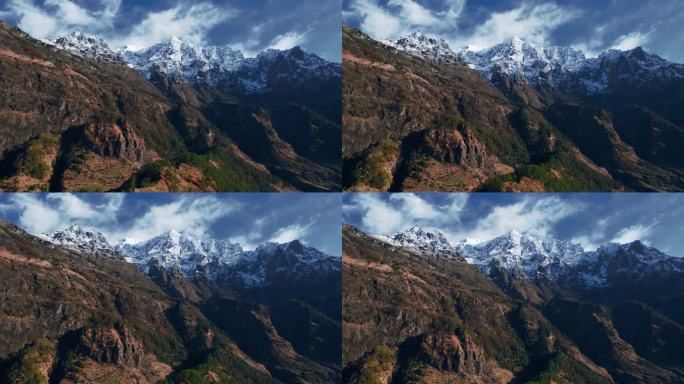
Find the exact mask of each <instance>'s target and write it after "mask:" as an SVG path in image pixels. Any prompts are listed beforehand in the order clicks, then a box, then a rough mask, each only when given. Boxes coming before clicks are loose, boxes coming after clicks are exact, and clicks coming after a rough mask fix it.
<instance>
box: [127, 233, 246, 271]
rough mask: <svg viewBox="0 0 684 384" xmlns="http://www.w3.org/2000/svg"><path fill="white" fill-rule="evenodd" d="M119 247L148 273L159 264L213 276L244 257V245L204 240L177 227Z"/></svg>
mask: <svg viewBox="0 0 684 384" xmlns="http://www.w3.org/2000/svg"><path fill="white" fill-rule="evenodd" d="M115 247H116V249H117V250H118V251H119V252H121V254H123V255H124V257H125V258H126V261H128V262H130V263H134V264H137V265H138V266H140V268H141V269H142V270H143V271H144V272H148V270H149V268H150V266H152V265H156V266H158V267H160V268H162V269H165V270H171V269H173V268H179V269H180V270H181V271H182V272H183V273H184V274H185V275H186V276H188V277H193V276H195V274H197V273H198V272H201V271H206V272H207V273H208V274H209V275H213V274H214V273H216V270H217V269H220V268H222V267H224V266H226V265H232V264H235V263H236V262H237V260H238V259H239V258H240V257H242V256H243V254H244V252H243V250H242V248H241V247H240V246H239V245H237V244H234V243H231V242H230V241H228V240H218V241H217V240H209V241H201V240H199V239H197V238H194V237H192V236H190V235H187V234H181V233H178V232H176V231H174V230H171V231H169V232H167V233H164V234H162V235H159V236H157V237H154V238H152V239H150V240H147V241H143V242H139V243H136V244H130V243H119V244H116V246H115Z"/></svg>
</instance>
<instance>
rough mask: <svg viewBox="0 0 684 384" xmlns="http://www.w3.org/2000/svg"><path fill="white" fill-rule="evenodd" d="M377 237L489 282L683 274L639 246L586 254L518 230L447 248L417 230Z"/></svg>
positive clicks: (608, 280) (683, 264)
mask: <svg viewBox="0 0 684 384" xmlns="http://www.w3.org/2000/svg"><path fill="white" fill-rule="evenodd" d="M375 238H377V239H379V240H381V241H384V242H386V243H388V244H391V245H392V246H396V247H402V248H405V249H407V250H409V251H412V252H414V253H419V254H422V255H425V256H437V257H444V258H448V259H459V260H465V261H467V262H468V263H470V264H473V265H475V266H477V267H478V268H479V269H480V270H481V271H482V272H483V273H484V274H485V275H487V276H490V277H491V276H493V275H494V274H496V273H499V272H502V271H503V272H505V273H507V274H508V275H509V276H514V277H517V278H523V279H526V280H529V281H554V282H559V283H566V284H580V285H583V286H586V287H604V286H611V285H614V284H616V283H618V282H620V281H631V280H638V279H648V278H649V277H651V276H654V275H663V274H670V273H684V260H682V259H681V258H676V257H671V256H668V255H666V254H664V253H662V252H660V251H658V250H657V249H655V248H651V247H648V246H646V245H644V244H643V243H641V242H639V241H636V242H633V243H630V244H608V245H605V246H603V247H600V248H599V249H598V250H596V251H590V252H587V251H585V250H584V249H583V248H582V246H580V245H579V244H575V243H573V242H570V241H564V240H542V239H539V238H535V237H534V236H530V235H528V234H521V233H518V232H516V231H512V232H510V233H507V234H505V235H503V236H499V237H496V238H494V239H491V240H488V241H484V242H479V243H475V244H473V242H472V241H461V242H458V243H456V244H450V243H449V242H448V241H447V240H446V238H445V237H444V235H442V234H441V233H439V232H426V231H424V230H422V229H421V228H419V227H412V228H410V229H408V230H406V231H402V232H398V233H394V234H391V235H381V236H375Z"/></svg>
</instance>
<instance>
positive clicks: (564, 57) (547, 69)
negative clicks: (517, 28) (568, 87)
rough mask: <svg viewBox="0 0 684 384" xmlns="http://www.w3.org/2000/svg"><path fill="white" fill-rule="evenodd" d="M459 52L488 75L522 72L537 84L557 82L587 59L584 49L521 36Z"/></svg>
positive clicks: (471, 65)
mask: <svg viewBox="0 0 684 384" xmlns="http://www.w3.org/2000/svg"><path fill="white" fill-rule="evenodd" d="M458 55H459V56H460V57H462V58H463V60H464V61H465V62H466V63H467V64H468V65H469V66H470V67H471V68H473V69H476V70H478V71H479V72H481V73H482V74H483V75H485V77H487V78H488V79H491V78H492V76H493V74H494V73H496V72H499V73H503V74H506V75H508V76H511V77H513V76H515V75H517V74H522V75H523V76H524V78H525V79H526V80H527V81H528V82H529V83H531V84H535V85H536V84H540V83H542V82H549V83H550V84H558V83H559V82H560V81H561V80H562V79H563V76H564V75H565V74H567V73H570V72H576V71H578V70H579V69H580V67H581V66H582V65H583V64H584V62H585V60H586V57H585V55H584V53H583V52H581V51H578V50H575V49H573V48H570V47H558V46H550V47H540V46H537V45H536V44H534V43H532V42H530V41H527V40H523V39H520V38H518V37H513V38H511V39H509V40H507V41H504V42H503V43H501V44H497V45H495V46H493V47H491V48H488V49H484V50H479V51H470V50H467V49H466V50H462V51H459V52H458Z"/></svg>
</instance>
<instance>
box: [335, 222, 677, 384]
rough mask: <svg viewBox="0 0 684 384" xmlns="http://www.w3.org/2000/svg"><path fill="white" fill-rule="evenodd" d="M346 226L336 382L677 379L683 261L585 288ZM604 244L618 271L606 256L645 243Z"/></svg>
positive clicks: (627, 383)
mask: <svg viewBox="0 0 684 384" xmlns="http://www.w3.org/2000/svg"><path fill="white" fill-rule="evenodd" d="M412 232H413V233H414V234H415V233H416V232H418V231H417V230H415V229H412ZM343 236H344V244H343V249H344V255H343V266H344V273H343V278H344V284H343V296H344V299H343V305H344V317H343V336H344V343H343V346H344V349H343V364H344V370H343V382H344V383H347V384H362V383H367V382H369V381H370V382H373V380H376V381H379V382H391V383H434V382H449V383H500V384H506V383H551V382H553V383H559V384H571V383H596V384H599V383H600V384H609V383H621V384H622V383H624V384H637V383H645V382H650V383H670V384H674V383H679V382H681V381H682V379H683V378H684V371H682V367H683V366H684V360H682V359H680V358H679V356H682V352H683V350H682V347H681V340H684V327H682V321H684V317H683V316H682V314H681V308H682V307H681V305H682V297H684V296H682V292H684V285H683V284H682V281H684V280H682V277H683V276H684V270H679V271H678V272H677V271H670V272H671V273H667V272H665V273H662V274H660V273H656V274H654V275H651V276H648V278H647V279H632V278H630V276H629V275H627V276H626V279H625V280H623V281H622V284H613V285H596V286H594V287H591V288H590V289H588V288H587V287H586V286H585V285H581V286H580V285H577V284H575V283H576V282H574V281H563V280H559V281H558V282H551V281H548V280H545V279H536V280H527V279H526V278H523V277H522V276H520V275H517V274H513V275H509V274H507V273H499V272H501V271H499V272H497V273H494V274H490V276H487V275H485V273H484V272H483V270H482V269H480V268H479V267H478V266H477V265H474V264H471V263H467V262H463V261H460V260H457V259H454V258H451V257H441V256H439V255H438V254H430V253H429V252H427V253H423V254H421V253H417V252H415V249H414V248H415V244H411V245H412V247H409V248H402V247H399V246H396V245H394V244H391V243H388V242H386V241H382V240H381V239H379V238H378V237H377V236H369V235H367V234H365V233H364V232H363V231H361V230H359V229H356V228H354V227H352V226H350V225H347V224H345V225H344V227H343ZM423 237H424V238H428V236H423ZM524 237H525V236H524V235H522V234H516V233H513V234H508V235H507V236H504V237H503V238H499V239H498V244H500V245H503V244H504V243H505V242H506V241H505V240H512V243H511V244H508V245H510V246H506V247H503V248H515V247H516V246H519V245H521V244H525V243H526V240H525V239H524ZM432 238H439V237H438V236H432ZM504 238H505V239H504ZM533 245H534V244H533ZM537 245H540V244H537ZM495 248H496V247H492V249H495ZM423 249H428V247H423ZM502 250H503V249H502V248H500V249H499V251H502ZM601 250H602V254H605V255H606V256H607V257H606V260H605V261H606V264H605V265H606V266H608V271H609V276H610V275H611V274H612V273H613V272H618V271H617V269H615V270H613V269H612V268H613V264H620V262H623V261H625V262H627V263H629V257H627V258H625V257H624V256H628V255H629V254H630V253H629V251H633V252H635V254H638V255H641V256H643V255H644V251H647V252H646V253H648V249H647V248H646V247H645V246H644V245H643V244H641V243H636V242H635V243H631V244H627V245H622V246H608V247H604V248H602V249H601ZM610 250H617V252H615V254H614V255H608V253H610V252H608V253H606V252H605V251H610ZM623 251H625V252H627V253H622V252H623ZM655 258H656V259H658V258H659V257H657V255H656V257H655ZM578 265H581V262H580V263H578ZM623 267H624V268H623V269H633V268H632V267H633V265H632V264H629V265H623ZM655 271H656V272H657V271H658V269H657V268H656V269H655ZM637 319H639V320H637ZM672 356H678V357H677V358H674V359H671V357H672Z"/></svg>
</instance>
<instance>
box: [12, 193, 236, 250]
mask: <svg viewBox="0 0 684 384" xmlns="http://www.w3.org/2000/svg"><path fill="white" fill-rule="evenodd" d="M8 201H9V204H3V205H2V206H0V211H2V212H3V213H8V212H15V213H16V214H17V215H18V224H19V225H20V226H21V227H23V228H25V229H26V230H27V231H29V232H31V233H34V234H40V233H49V232H53V231H56V230H58V229H61V228H63V227H66V226H68V225H71V224H78V225H81V226H84V227H86V228H94V229H97V230H99V231H101V232H103V234H104V235H105V236H106V237H107V238H108V239H109V240H110V241H119V240H123V239H124V238H135V239H137V240H148V239H150V238H152V237H154V236H156V235H159V234H161V233H164V232H167V231H169V230H171V229H175V230H177V231H179V232H184V233H188V234H190V235H193V236H195V237H198V238H204V237H206V236H207V233H209V228H210V226H211V225H212V224H214V223H215V222H216V221H217V220H218V219H220V218H222V217H225V216H226V215H228V214H229V213H231V212H234V211H235V210H236V209H238V208H239V207H240V206H239V205H238V204H236V203H233V202H232V201H230V200H225V199H224V200H220V199H218V198H215V197H209V196H202V197H195V196H182V197H180V198H178V199H176V200H174V201H172V202H169V203H165V204H157V205H152V206H150V207H149V209H148V210H147V211H146V212H145V213H143V214H141V215H140V216H139V217H136V218H134V219H133V220H132V222H131V223H128V224H127V225H126V226H123V225H120V224H119V221H118V217H117V216H118V214H119V213H120V211H121V209H123V208H125V205H124V203H125V196H124V195H123V194H106V196H104V197H103V198H101V199H99V201H93V200H86V199H83V198H82V197H80V196H78V195H77V194H69V193H56V194H49V195H47V197H45V198H41V197H40V195H30V194H16V195H12V196H11V197H10V198H9V200H8Z"/></svg>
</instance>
